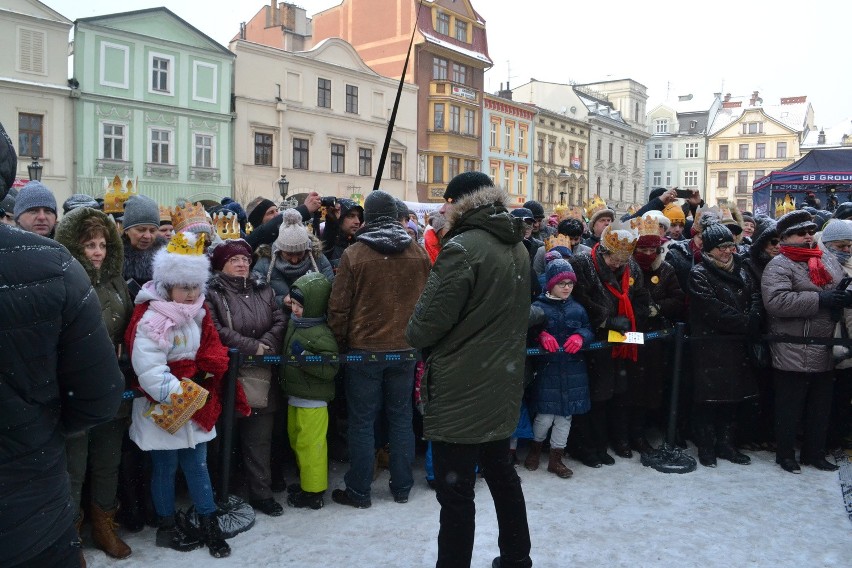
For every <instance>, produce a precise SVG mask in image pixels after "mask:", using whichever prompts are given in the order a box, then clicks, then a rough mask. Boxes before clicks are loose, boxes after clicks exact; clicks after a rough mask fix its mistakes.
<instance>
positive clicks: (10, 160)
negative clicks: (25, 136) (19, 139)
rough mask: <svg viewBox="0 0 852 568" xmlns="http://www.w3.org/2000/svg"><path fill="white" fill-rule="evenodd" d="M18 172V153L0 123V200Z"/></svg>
mask: <svg viewBox="0 0 852 568" xmlns="http://www.w3.org/2000/svg"><path fill="white" fill-rule="evenodd" d="M17 172H18V155H17V154H15V147H14V146H13V145H12V140H11V139H10V138H9V135H8V134H6V129H5V128H3V124H2V123H0V201H2V200H3V198H4V197H6V192H7V191H8V190H9V188H10V187H12V184H13V183H15V176H16V175H17Z"/></svg>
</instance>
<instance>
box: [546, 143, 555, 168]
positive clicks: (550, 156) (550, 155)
mask: <svg viewBox="0 0 852 568" xmlns="http://www.w3.org/2000/svg"><path fill="white" fill-rule="evenodd" d="M555 153H556V142H554V141H553V140H549V141H548V142H547V163H548V164H552V163H553V162H554V161H555V160H556V156H555Z"/></svg>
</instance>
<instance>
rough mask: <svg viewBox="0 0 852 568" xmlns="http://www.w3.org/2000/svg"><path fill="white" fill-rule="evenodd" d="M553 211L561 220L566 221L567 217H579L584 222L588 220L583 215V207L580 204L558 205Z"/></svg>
mask: <svg viewBox="0 0 852 568" xmlns="http://www.w3.org/2000/svg"><path fill="white" fill-rule="evenodd" d="M553 212H554V213H555V214H556V216H557V217H558V218H559V220H560V221H564V220H565V219H577V220H579V221H583V222H585V221H586V219H585V218H584V217H583V208H582V207H580V206H579V205H557V206H556V207H555V208H554V209H553Z"/></svg>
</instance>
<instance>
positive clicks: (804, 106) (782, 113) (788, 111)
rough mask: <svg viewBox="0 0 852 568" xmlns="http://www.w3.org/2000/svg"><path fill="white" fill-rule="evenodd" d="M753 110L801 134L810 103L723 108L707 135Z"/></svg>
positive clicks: (725, 126)
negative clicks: (760, 111)
mask: <svg viewBox="0 0 852 568" xmlns="http://www.w3.org/2000/svg"><path fill="white" fill-rule="evenodd" d="M754 109H759V110H762V111H763V113H764V114H766V116H768V117H769V118H771V119H773V120H776V121H778V122H779V123H781V124H782V125H784V126H786V127H788V128H790V129H791V130H793V131H795V132H802V131H804V130H805V127H806V125H805V120H806V119H807V116H808V110H809V109H810V103H808V102H804V103H794V104H787V105H780V104H779V105H763V106H748V107H743V106H739V107H734V108H730V107H724V106H723V107H722V108H721V109H719V112H718V113H716V119H715V120H714V121H713V125H712V126H711V127H710V131H709V132H708V134H709V135H710V136H712V135H714V134H716V133H717V132H719V131H720V130H723V129H725V128H727V127H728V126H730V125H731V124H733V123H734V122H736V121H737V120H739V118H740V117H741V116H742V115H743V113H744V112H745V111H747V110H754Z"/></svg>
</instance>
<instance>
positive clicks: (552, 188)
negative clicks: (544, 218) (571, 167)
mask: <svg viewBox="0 0 852 568" xmlns="http://www.w3.org/2000/svg"><path fill="white" fill-rule="evenodd" d="M555 190H556V186H554V185H553V184H552V183H549V184H547V202H548V203H554V201H553V194H554V192H555Z"/></svg>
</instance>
